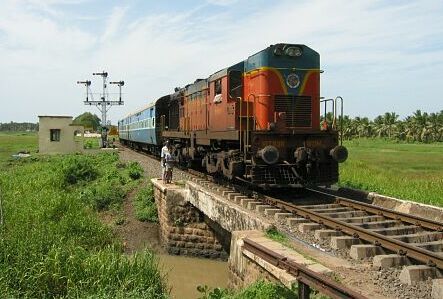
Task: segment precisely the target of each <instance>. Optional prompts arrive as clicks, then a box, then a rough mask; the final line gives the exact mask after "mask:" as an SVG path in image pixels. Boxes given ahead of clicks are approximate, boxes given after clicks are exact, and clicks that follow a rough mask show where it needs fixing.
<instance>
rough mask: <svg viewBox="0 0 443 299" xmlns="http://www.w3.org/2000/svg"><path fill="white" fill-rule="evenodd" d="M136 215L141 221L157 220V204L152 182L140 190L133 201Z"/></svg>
mask: <svg viewBox="0 0 443 299" xmlns="http://www.w3.org/2000/svg"><path fill="white" fill-rule="evenodd" d="M133 205H134V212H135V217H136V218H137V219H138V220H139V221H149V222H157V221H158V214H157V206H156V204H155V200H154V188H153V186H152V183H150V182H149V183H148V185H147V186H145V187H143V188H142V189H140V190H139V192H138V193H137V195H136V196H135V197H134V201H133Z"/></svg>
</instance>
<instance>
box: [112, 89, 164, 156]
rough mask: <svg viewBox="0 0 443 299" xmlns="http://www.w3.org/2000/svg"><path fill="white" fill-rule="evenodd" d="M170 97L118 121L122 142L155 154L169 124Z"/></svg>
mask: <svg viewBox="0 0 443 299" xmlns="http://www.w3.org/2000/svg"><path fill="white" fill-rule="evenodd" d="M168 106H169V96H165V97H162V98H160V99H158V100H157V101H155V102H152V103H150V104H148V105H147V106H145V107H143V108H142V109H140V110H138V111H136V112H133V113H130V114H129V115H127V116H126V117H125V118H123V119H121V120H119V121H118V132H119V139H120V142H121V143H123V144H125V145H131V146H133V147H136V148H138V149H141V150H146V151H149V152H153V153H155V152H156V151H158V146H159V145H161V144H162V140H161V132H162V130H164V129H165V124H167V123H168V109H169V107H168Z"/></svg>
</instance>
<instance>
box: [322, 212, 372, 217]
mask: <svg viewBox="0 0 443 299" xmlns="http://www.w3.org/2000/svg"><path fill="white" fill-rule="evenodd" d="M323 215H325V216H329V217H332V218H350V217H361V216H367V215H368V214H367V213H366V212H365V211H348V212H333V213H324V214H323Z"/></svg>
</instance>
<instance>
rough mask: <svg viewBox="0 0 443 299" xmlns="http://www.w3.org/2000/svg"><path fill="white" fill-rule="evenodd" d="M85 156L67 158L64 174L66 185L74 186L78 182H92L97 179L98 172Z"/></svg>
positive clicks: (63, 169)
mask: <svg viewBox="0 0 443 299" xmlns="http://www.w3.org/2000/svg"><path fill="white" fill-rule="evenodd" d="M90 160H91V159H90V158H88V157H85V156H79V155H76V156H66V159H65V160H64V161H63V166H62V174H63V181H64V183H65V184H68V185H73V184H77V183H78V182H82V181H84V182H90V181H93V180H95V179H96V178H97V176H98V170H97V168H96V167H95V166H94V165H93V164H92V163H91V161H90Z"/></svg>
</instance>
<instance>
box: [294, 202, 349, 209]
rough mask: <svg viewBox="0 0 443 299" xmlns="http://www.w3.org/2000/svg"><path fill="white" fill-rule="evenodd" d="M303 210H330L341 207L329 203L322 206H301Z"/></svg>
mask: <svg viewBox="0 0 443 299" xmlns="http://www.w3.org/2000/svg"><path fill="white" fill-rule="evenodd" d="M300 207H301V208H305V209H328V208H339V207H341V205H339V204H336V203H330V204H329V203H327V204H320V205H304V206H300Z"/></svg>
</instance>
